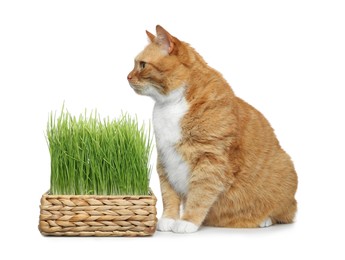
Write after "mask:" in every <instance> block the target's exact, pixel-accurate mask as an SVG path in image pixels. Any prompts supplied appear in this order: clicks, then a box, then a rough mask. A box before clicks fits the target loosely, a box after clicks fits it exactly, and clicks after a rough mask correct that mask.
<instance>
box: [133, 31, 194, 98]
mask: <svg viewBox="0 0 345 260" xmlns="http://www.w3.org/2000/svg"><path fill="white" fill-rule="evenodd" d="M156 33H157V36H155V35H153V34H152V33H150V32H148V31H146V34H147V36H148V38H149V40H150V43H149V45H147V46H146V48H145V49H144V50H143V51H142V52H140V53H139V54H138V56H137V57H136V58H135V60H134V68H133V70H132V71H131V72H130V73H129V74H128V76H127V79H128V82H129V84H130V86H131V87H132V88H133V89H134V90H135V92H136V93H138V94H141V95H147V96H151V97H152V98H154V99H155V100H156V101H157V100H159V99H162V98H163V99H164V96H167V95H169V93H171V92H172V91H174V90H176V89H178V88H183V87H184V86H185V85H186V81H187V80H188V73H189V72H188V71H189V69H188V68H189V67H190V66H191V65H192V64H193V62H194V57H193V55H191V51H190V49H191V48H190V47H189V46H188V44H186V43H184V42H181V41H180V40H179V39H177V38H176V37H174V36H172V35H170V34H169V33H168V32H167V31H166V30H165V29H164V28H163V27H161V26H159V25H157V26H156Z"/></svg>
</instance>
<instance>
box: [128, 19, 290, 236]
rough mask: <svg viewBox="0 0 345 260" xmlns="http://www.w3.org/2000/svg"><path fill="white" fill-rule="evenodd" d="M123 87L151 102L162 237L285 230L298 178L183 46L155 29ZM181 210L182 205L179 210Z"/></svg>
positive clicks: (266, 131)
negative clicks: (207, 229) (217, 230)
mask: <svg viewBox="0 0 345 260" xmlns="http://www.w3.org/2000/svg"><path fill="white" fill-rule="evenodd" d="M146 34H147V36H148V38H149V41H150V43H149V44H148V45H147V46H146V48H145V49H144V50H143V51H142V52H141V53H139V55H138V56H137V57H136V58H135V65H134V69H133V70H132V71H131V72H130V73H129V74H128V76H127V80H128V82H129V84H130V86H131V87H132V88H133V89H134V91H135V92H136V93H138V94H140V95H146V96H150V97H152V98H153V99H154V101H155V105H154V110H153V128H154V133H155V138H156V147H157V154H158V159H157V172H158V175H159V179H160V185H161V193H162V199H163V215H162V217H161V218H160V219H159V221H158V223H157V229H158V230H160V231H172V232H177V233H190V232H195V231H197V230H198V229H199V227H200V226H201V225H205V226H216V227H236V228H255V227H266V226H270V225H272V224H276V223H291V222H293V220H294V216H295V213H296V210H297V202H296V200H295V193H296V190H297V174H296V171H295V169H294V165H293V163H292V161H291V159H290V157H289V155H288V154H287V153H286V152H285V151H284V150H283V149H282V148H281V146H280V144H279V142H278V140H277V138H276V136H275V134H274V131H273V129H272V128H271V126H270V124H269V122H268V121H267V120H266V119H265V117H264V116H263V115H262V114H261V113H260V112H259V111H258V110H256V109H255V108H254V107H252V106H251V105H249V104H247V103H246V102H245V101H243V100H242V99H240V98H238V97H237V96H235V94H234V92H233V90H232V89H231V87H230V86H229V84H228V83H227V82H226V81H225V79H224V78H223V77H222V75H221V74H220V73H219V72H217V71H216V70H214V69H213V68H211V67H209V66H208V65H207V63H206V62H205V61H204V60H203V58H202V57H201V56H200V55H199V54H198V53H197V52H196V51H195V50H194V49H193V48H192V47H190V45H189V44H187V43H185V42H182V41H180V40H179V39H178V38H176V37H174V36H172V35H171V34H170V33H169V32H167V31H166V30H165V29H164V28H163V27H161V26H159V25H157V26H156V34H157V36H155V35H153V34H152V33H150V32H148V31H146ZM181 205H183V207H182V209H181V207H180V206H181Z"/></svg>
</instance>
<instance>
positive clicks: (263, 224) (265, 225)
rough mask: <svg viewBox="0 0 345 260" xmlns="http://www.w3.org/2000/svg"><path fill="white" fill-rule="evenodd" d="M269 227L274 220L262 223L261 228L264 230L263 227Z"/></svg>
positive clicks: (267, 219)
mask: <svg viewBox="0 0 345 260" xmlns="http://www.w3.org/2000/svg"><path fill="white" fill-rule="evenodd" d="M269 226H272V220H271V218H266V219H265V220H264V221H262V222H261V223H260V227H261V228H263V227H269Z"/></svg>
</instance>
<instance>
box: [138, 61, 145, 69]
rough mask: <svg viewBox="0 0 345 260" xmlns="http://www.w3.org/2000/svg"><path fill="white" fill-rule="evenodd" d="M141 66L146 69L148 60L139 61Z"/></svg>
mask: <svg viewBox="0 0 345 260" xmlns="http://www.w3.org/2000/svg"><path fill="white" fill-rule="evenodd" d="M139 66H140V68H141V69H145V67H146V62H145V61H141V62H140V63H139Z"/></svg>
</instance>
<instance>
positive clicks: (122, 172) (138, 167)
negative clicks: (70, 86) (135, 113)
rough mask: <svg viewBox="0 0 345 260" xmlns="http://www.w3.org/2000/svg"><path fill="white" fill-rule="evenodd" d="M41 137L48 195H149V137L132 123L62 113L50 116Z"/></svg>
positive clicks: (124, 119)
mask: <svg viewBox="0 0 345 260" xmlns="http://www.w3.org/2000/svg"><path fill="white" fill-rule="evenodd" d="M46 137H47V142H48V147H49V152H50V158H51V179H50V194H54V195H83V194H97V195H147V194H149V179H150V173H151V167H150V166H149V162H150V156H151V151H152V136H151V133H150V130H148V131H146V130H145V126H144V124H142V125H141V126H139V125H138V121H137V119H136V118H132V117H131V116H129V115H127V114H123V115H122V116H121V117H120V118H119V119H117V120H110V119H109V118H108V119H103V120H101V119H100V116H99V115H98V113H97V112H96V111H93V112H91V113H90V114H87V113H86V111H85V113H84V114H83V115H80V116H79V117H75V116H72V115H71V114H70V113H69V112H68V111H66V110H65V109H64V108H62V111H61V114H60V116H58V117H57V118H56V113H54V114H53V113H50V115H49V119H48V125H47V133H46Z"/></svg>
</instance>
